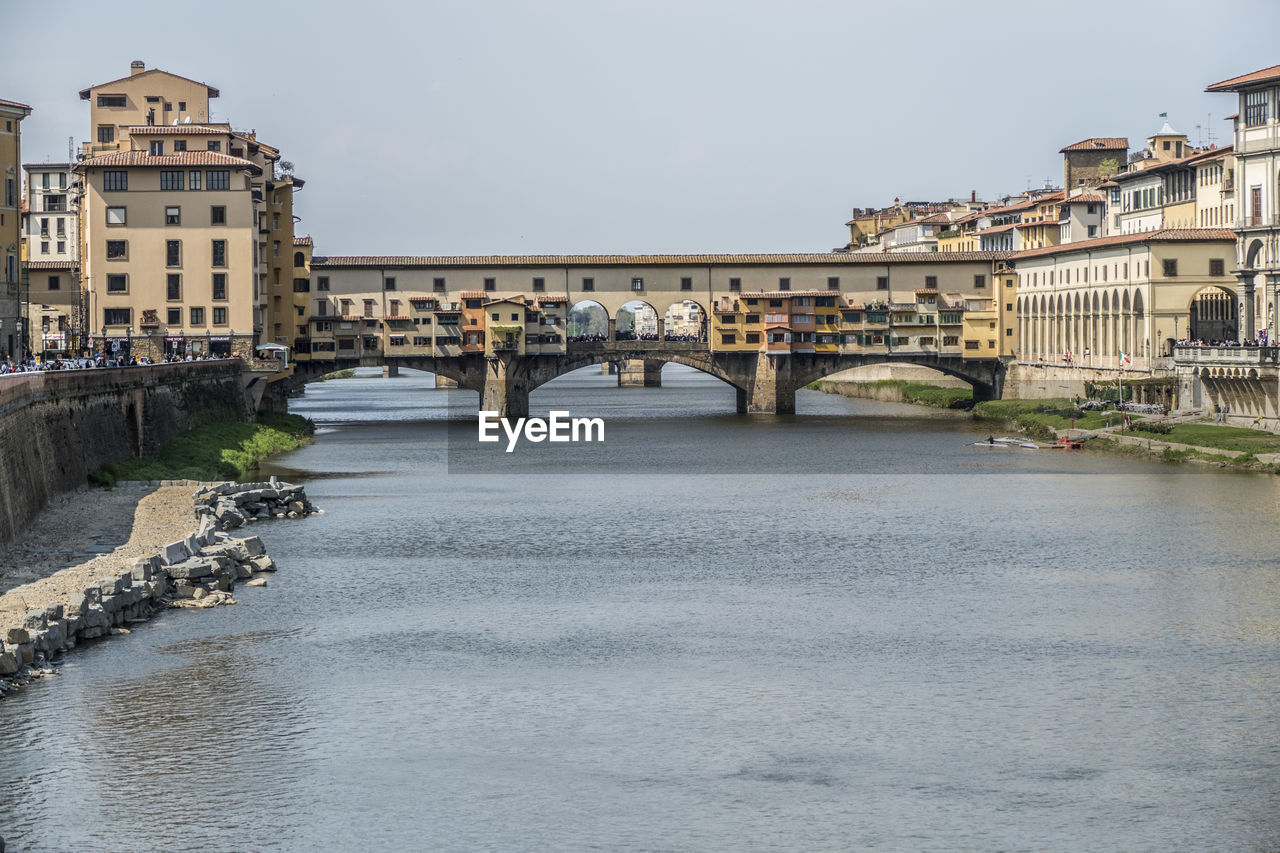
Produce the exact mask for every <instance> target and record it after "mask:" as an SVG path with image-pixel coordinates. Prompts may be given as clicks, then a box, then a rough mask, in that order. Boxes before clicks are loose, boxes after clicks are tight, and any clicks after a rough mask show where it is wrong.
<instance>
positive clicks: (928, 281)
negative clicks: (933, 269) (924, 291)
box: [924, 275, 938, 290]
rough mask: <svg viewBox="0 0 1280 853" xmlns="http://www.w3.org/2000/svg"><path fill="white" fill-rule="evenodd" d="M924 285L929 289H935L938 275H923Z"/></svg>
mask: <svg viewBox="0 0 1280 853" xmlns="http://www.w3.org/2000/svg"><path fill="white" fill-rule="evenodd" d="M924 286H925V287H926V288H929V289H932V290H937V288H938V277H937V276H936V275H927V276H925V277H924Z"/></svg>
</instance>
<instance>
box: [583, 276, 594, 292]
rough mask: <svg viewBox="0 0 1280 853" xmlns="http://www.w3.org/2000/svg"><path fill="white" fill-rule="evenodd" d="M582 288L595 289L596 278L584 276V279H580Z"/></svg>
mask: <svg viewBox="0 0 1280 853" xmlns="http://www.w3.org/2000/svg"><path fill="white" fill-rule="evenodd" d="M582 289H583V290H595V289H596V280H595V279H594V278H584V279H583V280H582Z"/></svg>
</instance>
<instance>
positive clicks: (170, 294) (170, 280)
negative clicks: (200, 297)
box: [165, 272, 182, 299]
mask: <svg viewBox="0 0 1280 853" xmlns="http://www.w3.org/2000/svg"><path fill="white" fill-rule="evenodd" d="M181 298H182V276H181V275H179V274H178V273H176V272H171V273H169V275H168V276H167V280H166V282H165V299H181Z"/></svg>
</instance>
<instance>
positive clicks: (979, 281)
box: [973, 275, 987, 290]
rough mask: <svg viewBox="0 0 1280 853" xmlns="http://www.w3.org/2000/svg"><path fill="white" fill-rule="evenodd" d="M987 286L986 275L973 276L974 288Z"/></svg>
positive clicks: (979, 288) (978, 288) (980, 288)
mask: <svg viewBox="0 0 1280 853" xmlns="http://www.w3.org/2000/svg"><path fill="white" fill-rule="evenodd" d="M986 286H987V277H986V276H985V275H975V276H974V277H973V289H974V290H982V289H983V288H984V287H986Z"/></svg>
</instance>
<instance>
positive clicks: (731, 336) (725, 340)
mask: <svg viewBox="0 0 1280 853" xmlns="http://www.w3.org/2000/svg"><path fill="white" fill-rule="evenodd" d="M737 342H738V336H737V334H736V333H734V332H721V334H720V343H722V344H736V343H737Z"/></svg>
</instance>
